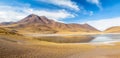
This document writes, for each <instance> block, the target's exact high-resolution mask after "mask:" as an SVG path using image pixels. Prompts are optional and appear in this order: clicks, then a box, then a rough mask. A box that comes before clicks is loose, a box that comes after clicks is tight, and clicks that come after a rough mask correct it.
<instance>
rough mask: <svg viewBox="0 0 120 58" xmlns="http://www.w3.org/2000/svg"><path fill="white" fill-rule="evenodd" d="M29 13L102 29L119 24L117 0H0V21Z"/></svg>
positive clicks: (18, 18)
mask: <svg viewBox="0 0 120 58" xmlns="http://www.w3.org/2000/svg"><path fill="white" fill-rule="evenodd" d="M29 14H37V15H39V16H46V17H48V18H50V19H53V20H55V21H59V22H65V23H80V24H81V23H88V24H90V25H92V26H93V27H95V28H97V29H99V30H105V29H106V28H109V27H112V26H118V25H119V26H120V23H119V22H120V0H0V22H9V21H18V20H21V19H22V18H24V17H26V16H28V15H29Z"/></svg>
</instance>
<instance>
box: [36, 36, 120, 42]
mask: <svg viewBox="0 0 120 58" xmlns="http://www.w3.org/2000/svg"><path fill="white" fill-rule="evenodd" d="M36 39H38V40H42V41H49V42H57V43H89V42H90V43H91V42H109V41H120V34H103V35H101V34H97V35H79V34H78V35H66V36H58V35H57V36H37V37H36Z"/></svg>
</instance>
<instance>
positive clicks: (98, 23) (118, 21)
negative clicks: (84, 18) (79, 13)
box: [86, 17, 120, 30]
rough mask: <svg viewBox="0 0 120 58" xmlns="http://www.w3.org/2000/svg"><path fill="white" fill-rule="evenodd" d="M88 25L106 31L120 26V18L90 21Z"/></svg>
mask: <svg viewBox="0 0 120 58" xmlns="http://www.w3.org/2000/svg"><path fill="white" fill-rule="evenodd" d="M86 23H88V24H90V25H91V26H93V27H95V28H97V29H99V30H105V29H107V28H110V27H113V26H120V17H115V18H109V19H101V20H95V21H88V22H86Z"/></svg>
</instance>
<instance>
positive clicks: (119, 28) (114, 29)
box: [105, 26, 120, 33]
mask: <svg viewBox="0 0 120 58" xmlns="http://www.w3.org/2000/svg"><path fill="white" fill-rule="evenodd" d="M105 32H108V33H120V26H114V27H110V28H108V29H106V30H105Z"/></svg>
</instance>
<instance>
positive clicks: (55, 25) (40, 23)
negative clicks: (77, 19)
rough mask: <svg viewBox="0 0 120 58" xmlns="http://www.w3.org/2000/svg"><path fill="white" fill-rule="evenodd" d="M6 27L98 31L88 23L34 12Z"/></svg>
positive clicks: (60, 30) (55, 30)
mask: <svg viewBox="0 0 120 58" xmlns="http://www.w3.org/2000/svg"><path fill="white" fill-rule="evenodd" d="M8 27H9V28H13V29H17V30H19V31H24V32H25V31H27V32H33V33H57V32H99V31H98V30H97V29H95V28H94V27H92V26H90V25H88V24H65V23H61V22H56V21H54V20H51V19H48V18H46V17H45V16H37V15H35V14H31V15H29V16H27V17H25V18H24V19H22V20H20V21H18V22H15V23H14V24H11V25H9V26H8Z"/></svg>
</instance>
